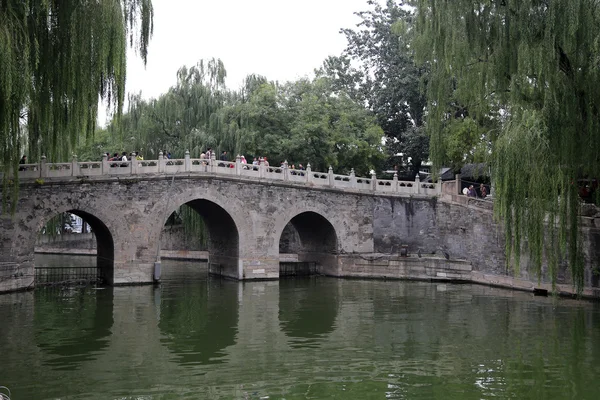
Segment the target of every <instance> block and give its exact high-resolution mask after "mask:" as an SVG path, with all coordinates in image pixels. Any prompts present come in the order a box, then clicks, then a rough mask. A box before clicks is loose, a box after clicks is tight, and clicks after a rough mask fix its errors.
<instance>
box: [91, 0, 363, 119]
mask: <svg viewBox="0 0 600 400" xmlns="http://www.w3.org/2000/svg"><path fill="white" fill-rule="evenodd" d="M153 4H154V36H153V37H152V40H151V42H150V48H149V52H148V64H147V66H146V68H144V65H143V63H142V62H141V60H140V58H139V57H137V56H135V54H134V53H133V52H130V54H129V57H128V61H127V64H128V65H127V91H128V92H139V91H142V95H143V97H145V98H150V97H158V96H159V95H160V94H161V93H164V92H166V91H167V90H168V88H169V87H171V86H173V85H174V84H175V80H176V73H177V70H178V69H179V68H180V67H181V66H182V65H187V66H191V65H194V64H196V63H197V62H198V61H199V60H201V59H210V58H212V57H214V58H220V59H221V60H223V62H224V64H225V69H226V70H227V80H226V83H227V86H228V87H229V88H232V89H237V88H239V86H240V85H241V83H242V81H243V79H244V77H245V76H246V75H248V74H251V73H256V74H260V75H264V76H266V77H267V79H269V80H278V81H282V82H283V81H287V80H294V79H296V78H298V77H302V76H306V75H308V76H310V75H311V74H312V72H313V70H314V69H315V68H318V67H319V66H320V65H321V63H322V61H323V60H324V59H325V58H326V57H327V56H328V55H338V54H340V53H341V51H342V50H343V49H344V48H345V46H346V39H345V37H344V35H342V34H341V33H339V31H340V29H341V28H353V27H355V26H356V24H357V23H358V22H359V21H360V20H359V18H358V17H356V16H355V15H354V12H355V11H364V10H368V9H370V6H369V5H368V4H367V0H303V1H291V0H153ZM101 111H103V110H101ZM104 119H105V116H104V115H100V123H101V124H103V120H104Z"/></svg>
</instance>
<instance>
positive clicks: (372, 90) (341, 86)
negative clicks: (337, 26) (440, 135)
mask: <svg viewBox="0 0 600 400" xmlns="http://www.w3.org/2000/svg"><path fill="white" fill-rule="evenodd" d="M367 3H368V4H369V6H371V10H369V11H363V12H359V13H357V15H358V16H359V17H360V18H361V22H360V23H359V24H358V25H357V27H356V28H355V29H342V33H343V34H344V35H345V36H346V39H347V41H348V45H347V47H346V50H345V51H344V53H343V54H342V56H340V57H329V58H328V59H327V60H325V62H324V63H323V67H322V68H321V69H320V70H319V71H317V72H318V74H320V75H323V76H326V77H328V78H329V79H330V80H331V82H332V86H333V87H334V88H335V89H336V90H337V91H340V92H341V91H344V92H345V93H348V95H349V96H350V97H351V98H352V99H354V100H356V101H358V102H361V103H363V104H366V105H367V106H368V108H369V110H370V111H371V112H372V113H373V115H374V116H375V117H376V121H377V123H378V124H379V125H380V126H381V128H382V129H383V132H384V134H385V149H386V152H387V155H388V157H389V156H393V155H395V154H397V153H403V154H404V157H405V159H407V158H408V157H410V158H411V159H412V169H413V173H416V172H417V171H418V170H419V167H420V165H421V163H422V161H425V160H427V159H428V155H429V141H428V140H423V139H424V138H425V135H426V133H425V131H424V129H423V122H424V121H423V120H424V118H423V117H424V112H425V97H424V96H423V94H422V92H421V89H420V82H421V81H422V80H423V79H424V76H425V69H423V68H418V67H417V66H416V65H415V63H414V60H413V50H412V48H411V41H412V35H413V31H414V29H413V19H414V16H413V15H412V14H411V13H410V12H409V11H407V10H406V9H404V8H403V7H401V6H400V5H399V4H398V3H397V2H395V1H393V0H388V1H387V2H386V4H385V7H383V6H381V5H379V4H378V3H377V2H375V1H368V2H367ZM390 162H391V163H393V159H392V158H389V162H388V164H389V163H390ZM385 167H387V168H389V167H391V165H385Z"/></svg>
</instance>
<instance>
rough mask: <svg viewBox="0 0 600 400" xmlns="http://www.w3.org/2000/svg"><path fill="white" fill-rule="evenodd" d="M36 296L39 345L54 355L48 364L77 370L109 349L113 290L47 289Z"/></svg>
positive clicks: (36, 333)
mask: <svg viewBox="0 0 600 400" xmlns="http://www.w3.org/2000/svg"><path fill="white" fill-rule="evenodd" d="M57 291H59V293H58V294H57ZM34 296H35V313H34V324H33V325H34V329H35V335H34V336H35V342H36V344H37V346H38V347H39V348H40V349H42V350H43V351H44V352H45V353H47V354H48V355H50V356H53V357H50V358H49V359H48V360H47V361H46V362H45V364H46V365H50V366H52V367H53V368H55V369H60V370H76V369H77V368H78V367H79V366H80V365H81V363H83V362H85V361H89V360H93V359H95V357H96V356H97V355H99V354H101V352H102V350H104V349H105V348H106V347H107V346H108V344H109V337H110V335H111V328H112V326H113V293H112V289H111V288H106V289H103V290H95V289H94V288H90V287H88V288H70V289H64V288H45V289H38V290H36V291H35V293H34Z"/></svg>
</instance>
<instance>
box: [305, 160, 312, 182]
mask: <svg viewBox="0 0 600 400" xmlns="http://www.w3.org/2000/svg"><path fill="white" fill-rule="evenodd" d="M306 183H312V168H311V167H310V163H308V164H306Z"/></svg>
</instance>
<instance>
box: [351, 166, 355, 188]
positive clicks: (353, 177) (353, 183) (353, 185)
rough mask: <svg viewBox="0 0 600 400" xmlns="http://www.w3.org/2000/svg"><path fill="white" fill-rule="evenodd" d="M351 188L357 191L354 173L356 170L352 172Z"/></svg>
mask: <svg viewBox="0 0 600 400" xmlns="http://www.w3.org/2000/svg"><path fill="white" fill-rule="evenodd" d="M350 187H351V188H352V189H356V174H355V173H354V168H352V169H351V170H350Z"/></svg>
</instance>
